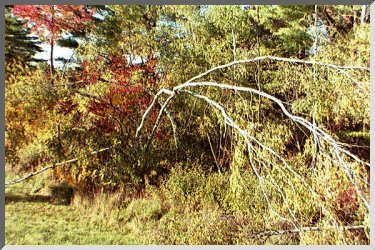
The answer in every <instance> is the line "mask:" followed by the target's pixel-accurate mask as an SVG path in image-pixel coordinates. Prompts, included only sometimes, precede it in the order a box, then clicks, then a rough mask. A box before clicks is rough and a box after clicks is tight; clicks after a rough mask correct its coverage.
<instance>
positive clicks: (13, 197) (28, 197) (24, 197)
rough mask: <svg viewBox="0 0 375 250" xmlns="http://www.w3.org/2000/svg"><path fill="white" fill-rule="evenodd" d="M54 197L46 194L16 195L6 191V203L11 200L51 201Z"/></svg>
mask: <svg viewBox="0 0 375 250" xmlns="http://www.w3.org/2000/svg"><path fill="white" fill-rule="evenodd" d="M51 201H52V197H51V196H46V195H16V194H12V193H5V204H8V203H10V202H51Z"/></svg>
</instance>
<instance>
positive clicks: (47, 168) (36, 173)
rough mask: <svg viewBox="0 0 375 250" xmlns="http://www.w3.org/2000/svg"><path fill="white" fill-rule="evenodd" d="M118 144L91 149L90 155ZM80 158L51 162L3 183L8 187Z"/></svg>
mask: <svg viewBox="0 0 375 250" xmlns="http://www.w3.org/2000/svg"><path fill="white" fill-rule="evenodd" d="M118 144H119V142H117V143H115V144H113V145H112V146H110V147H107V148H101V149H99V150H97V151H93V152H91V153H90V154H91V155H94V154H98V153H100V152H104V151H107V150H110V149H111V148H113V147H115V146H116V145H118ZM82 158H83V157H77V158H74V159H70V160H67V161H62V162H59V163H53V164H51V165H48V166H45V167H44V168H42V169H40V170H38V171H35V172H33V173H30V174H28V175H25V176H24V177H22V178H19V179H15V180H12V181H10V182H8V183H6V184H5V187H8V186H10V185H13V184H16V183H20V182H23V181H25V180H27V179H29V178H31V177H33V176H35V175H38V174H41V173H43V172H45V171H47V170H49V169H54V168H56V167H58V166H63V165H65V164H68V163H72V162H76V161H78V160H80V159H82Z"/></svg>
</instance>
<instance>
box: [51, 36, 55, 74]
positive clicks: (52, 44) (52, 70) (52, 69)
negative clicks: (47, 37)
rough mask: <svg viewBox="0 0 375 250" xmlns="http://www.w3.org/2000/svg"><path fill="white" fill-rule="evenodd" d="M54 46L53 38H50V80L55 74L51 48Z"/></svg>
mask: <svg viewBox="0 0 375 250" xmlns="http://www.w3.org/2000/svg"><path fill="white" fill-rule="evenodd" d="M54 46H55V42H54V40H53V38H51V55H50V57H51V58H50V61H51V79H52V78H53V76H54V74H55V67H54V66H53V48H54Z"/></svg>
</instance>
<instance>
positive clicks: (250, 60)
mask: <svg viewBox="0 0 375 250" xmlns="http://www.w3.org/2000/svg"><path fill="white" fill-rule="evenodd" d="M262 60H275V61H281V62H289V63H299V64H305V65H318V66H323V67H327V68H332V69H337V70H338V72H339V73H341V74H344V75H345V76H346V77H348V78H349V79H350V80H352V81H354V82H355V83H356V84H358V85H359V84H360V83H359V82H358V81H356V80H355V79H354V78H353V77H351V76H350V75H349V74H348V73H347V72H345V71H344V70H349V69H353V70H366V71H370V68H367V67H363V66H340V65H334V64H330V63H321V62H315V61H307V60H300V59H292V58H283V57H277V56H259V57H255V58H251V59H244V60H237V61H233V62H230V63H227V64H223V65H219V66H216V67H214V68H211V69H209V70H207V71H205V72H203V73H201V74H199V75H197V76H194V77H192V78H190V79H189V80H188V81H186V82H185V83H184V84H182V85H178V86H176V87H174V88H173V90H172V91H171V90H168V89H161V90H160V91H159V92H158V93H157V94H156V95H155V97H154V100H153V102H152V103H151V105H150V106H149V107H148V109H147V110H146V112H145V113H144V115H143V116H142V120H141V123H140V125H139V127H138V128H137V131H136V136H135V138H136V143H137V141H138V139H139V136H140V133H141V130H142V128H143V127H144V123H145V121H146V120H147V117H148V115H149V113H150V112H151V110H152V108H153V107H154V106H155V104H156V101H157V99H158V98H159V96H160V95H161V94H163V93H167V94H168V95H170V98H168V100H167V101H166V102H165V103H164V105H163V106H162V108H161V109H160V111H159V115H158V119H157V122H156V123H155V125H154V128H155V129H153V131H154V132H155V130H156V129H157V127H158V126H159V122H160V120H161V117H162V115H163V112H164V110H165V109H166V108H167V106H168V104H169V102H170V101H171V100H172V99H173V97H174V96H175V95H176V93H175V92H177V91H178V90H179V89H181V88H183V87H184V85H186V84H189V83H191V82H193V81H195V80H197V79H199V78H202V77H204V76H206V75H208V74H209V73H211V72H213V71H216V70H220V69H223V68H228V67H231V66H234V65H237V64H246V63H252V62H257V61H262ZM281 103H282V102H281ZM154 132H152V133H151V134H150V137H149V138H151V139H152V138H153V133H154ZM149 142H150V140H148V143H149Z"/></svg>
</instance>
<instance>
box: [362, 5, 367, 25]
mask: <svg viewBox="0 0 375 250" xmlns="http://www.w3.org/2000/svg"><path fill="white" fill-rule="evenodd" d="M366 11H367V5H362V11H361V25H362V24H363V23H364V22H365V17H366Z"/></svg>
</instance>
